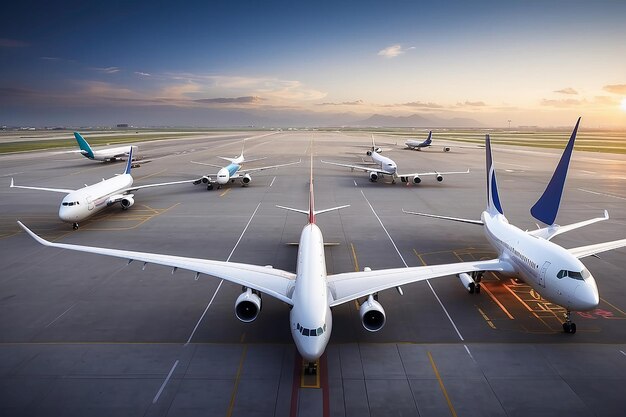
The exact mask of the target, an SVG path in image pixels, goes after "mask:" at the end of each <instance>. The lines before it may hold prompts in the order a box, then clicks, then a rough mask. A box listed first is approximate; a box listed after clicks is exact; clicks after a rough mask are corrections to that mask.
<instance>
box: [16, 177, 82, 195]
mask: <svg viewBox="0 0 626 417" xmlns="http://www.w3.org/2000/svg"><path fill="white" fill-rule="evenodd" d="M9 187H10V188H24V189H26V190H39V191H52V192H55V193H63V194H69V193H72V192H74V191H76V190H68V189H65V188H45V187H27V186H25V185H15V184H14V182H13V178H11V185H9Z"/></svg>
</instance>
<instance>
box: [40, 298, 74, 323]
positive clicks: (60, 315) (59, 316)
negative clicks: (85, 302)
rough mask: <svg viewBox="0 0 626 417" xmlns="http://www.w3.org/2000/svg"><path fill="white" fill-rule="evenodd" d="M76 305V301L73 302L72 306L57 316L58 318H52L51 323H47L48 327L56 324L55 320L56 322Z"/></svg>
mask: <svg viewBox="0 0 626 417" xmlns="http://www.w3.org/2000/svg"><path fill="white" fill-rule="evenodd" d="M75 305H76V303H74V304H72V305H71V306H70V308H68V309H67V310H65V311H64V312H63V313H61V314H59V315H58V316H57V318H56V319H54V320H52V321H51V322H50V323H48V324H46V327H50V326H52V325H53V324H54V322H56V321H57V320H58V319H60V318H61V317H63V315H65V313H67V312H68V311H70V310H71V309H73V308H74V306H75Z"/></svg>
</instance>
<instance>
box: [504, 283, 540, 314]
mask: <svg viewBox="0 0 626 417" xmlns="http://www.w3.org/2000/svg"><path fill="white" fill-rule="evenodd" d="M504 288H506V289H507V290H508V291H509V292H510V293H511V294H513V296H514V297H515V298H517V299H518V300H519V302H520V303H522V304H523V305H524V307H526V309H527V310H528V311H530V312H531V313H532V312H533V309H532V308H530V306H529V305H528V304H526V302H524V300H522V299H521V298H519V295H517V294H515V291H513V290H512V289H510V288H509V286H508V285H505V286H504Z"/></svg>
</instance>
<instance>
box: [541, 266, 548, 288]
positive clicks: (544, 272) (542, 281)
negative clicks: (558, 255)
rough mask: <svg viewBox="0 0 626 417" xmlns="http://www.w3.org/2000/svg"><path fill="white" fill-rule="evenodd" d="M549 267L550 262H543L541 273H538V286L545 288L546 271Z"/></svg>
mask: <svg viewBox="0 0 626 417" xmlns="http://www.w3.org/2000/svg"><path fill="white" fill-rule="evenodd" d="M549 267H550V262H548V261H546V262H544V264H543V266H542V267H541V272H540V273H539V285H541V286H542V287H544V288H545V287H546V271H547V270H548V268H549Z"/></svg>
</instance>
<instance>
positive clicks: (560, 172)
mask: <svg viewBox="0 0 626 417" xmlns="http://www.w3.org/2000/svg"><path fill="white" fill-rule="evenodd" d="M579 123H580V117H579V118H578V121H577V122H576V126H574V131H573V132H572V135H571V136H570V138H569V142H567V146H565V150H564V151H563V155H561V160H560V161H559V164H558V165H557V166H556V170H555V171H554V174H552V179H550V182H549V183H548V186H547V187H546V190H545V191H544V192H543V194H542V195H541V197H540V198H539V200H537V202H536V203H535V205H534V206H532V208H531V209H530V214H532V216H533V217H534V218H535V219H537V220H539V221H542V222H544V223H545V224H549V225H551V224H554V220H555V219H556V215H557V213H558V212H559V206H560V205H561V196H562V195H563V187H565V179H566V177H567V169H568V168H569V161H570V159H571V157H572V151H573V150H574V142H575V141H576V133H577V132H578V125H579Z"/></svg>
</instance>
